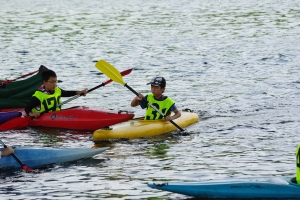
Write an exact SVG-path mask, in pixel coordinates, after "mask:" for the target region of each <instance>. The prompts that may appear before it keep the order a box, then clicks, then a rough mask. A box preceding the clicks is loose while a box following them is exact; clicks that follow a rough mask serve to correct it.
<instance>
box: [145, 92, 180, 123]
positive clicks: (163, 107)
mask: <svg viewBox="0 0 300 200" xmlns="http://www.w3.org/2000/svg"><path fill="white" fill-rule="evenodd" d="M147 101H148V102H149V103H150V104H152V105H153V106H155V107H156V108H157V109H158V110H160V111H161V112H162V113H163V114H164V115H167V114H169V110H170V108H171V107H172V106H173V104H174V101H173V100H172V99H171V98H169V97H167V98H165V99H163V100H156V99H155V98H154V95H153V94H148V95H147ZM154 119H164V117H163V116H162V115H161V114H159V113H158V112H157V111H156V110H154V109H153V108H152V107H151V106H149V105H148V107H147V110H146V115H145V120H154Z"/></svg>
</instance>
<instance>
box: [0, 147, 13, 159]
mask: <svg viewBox="0 0 300 200" xmlns="http://www.w3.org/2000/svg"><path fill="white" fill-rule="evenodd" d="M12 153H14V149H13V148H12V147H6V148H5V149H3V150H2V151H0V158H1V156H8V155H10V154H12Z"/></svg>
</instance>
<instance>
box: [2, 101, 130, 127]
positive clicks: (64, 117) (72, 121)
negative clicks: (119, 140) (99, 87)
mask: <svg viewBox="0 0 300 200" xmlns="http://www.w3.org/2000/svg"><path fill="white" fill-rule="evenodd" d="M3 111H5V110H3ZM7 111H8V110H7ZM133 117H134V114H133V113H128V112H127V111H126V112H125V111H119V112H116V111H111V110H103V109H91V108H89V107H85V106H76V107H72V108H68V109H63V110H61V111H54V112H50V113H45V114H43V115H42V116H40V117H39V118H34V119H31V118H28V117H26V118H22V117H17V118H14V119H11V120H9V121H8V122H5V123H4V124H1V125H0V130H9V129H19V128H24V127H26V122H27V126H30V127H50V128H63V129H71V130H83V131H94V130H97V129H101V128H104V127H108V126H111V125H113V124H117V123H120V122H124V121H128V120H130V119H132V118H133ZM14 126H15V128H14Z"/></svg>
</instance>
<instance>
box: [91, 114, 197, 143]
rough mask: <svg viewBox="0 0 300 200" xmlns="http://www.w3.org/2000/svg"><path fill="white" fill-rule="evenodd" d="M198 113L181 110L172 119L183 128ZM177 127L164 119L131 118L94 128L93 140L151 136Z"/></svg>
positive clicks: (191, 121)
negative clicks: (109, 125)
mask: <svg viewBox="0 0 300 200" xmlns="http://www.w3.org/2000/svg"><path fill="white" fill-rule="evenodd" d="M198 119H199V117H198V115H197V114H196V113H193V112H185V111H183V112H181V117H179V118H177V119H175V120H174V122H175V123H176V124H178V125H179V126H180V127H182V128H184V127H186V126H188V125H190V124H193V123H195V122H197V121H198ZM176 129H177V128H176V127H175V126H174V125H173V124H172V123H170V122H167V121H165V120H144V119H133V120H129V121H127V122H123V123H120V124H116V125H114V126H111V127H110V129H108V130H104V129H103V130H101V129H100V130H96V131H94V133H93V140H94V141H103V140H114V139H122V138H129V139H135V138H140V137H152V136H157V135H160V134H163V133H168V132H171V131H174V130H176Z"/></svg>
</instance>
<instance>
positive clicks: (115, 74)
mask: <svg viewBox="0 0 300 200" xmlns="http://www.w3.org/2000/svg"><path fill="white" fill-rule="evenodd" d="M95 66H96V67H97V68H98V69H99V70H100V71H101V72H102V73H103V74H105V75H106V76H107V77H109V78H110V79H112V80H113V81H115V82H117V83H121V84H122V85H125V82H124V80H123V78H122V75H121V74H120V72H119V71H118V70H117V69H116V68H115V67H114V66H112V65H111V64H109V63H108V62H106V61H105V60H99V61H98V62H97V63H96V64H95Z"/></svg>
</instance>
